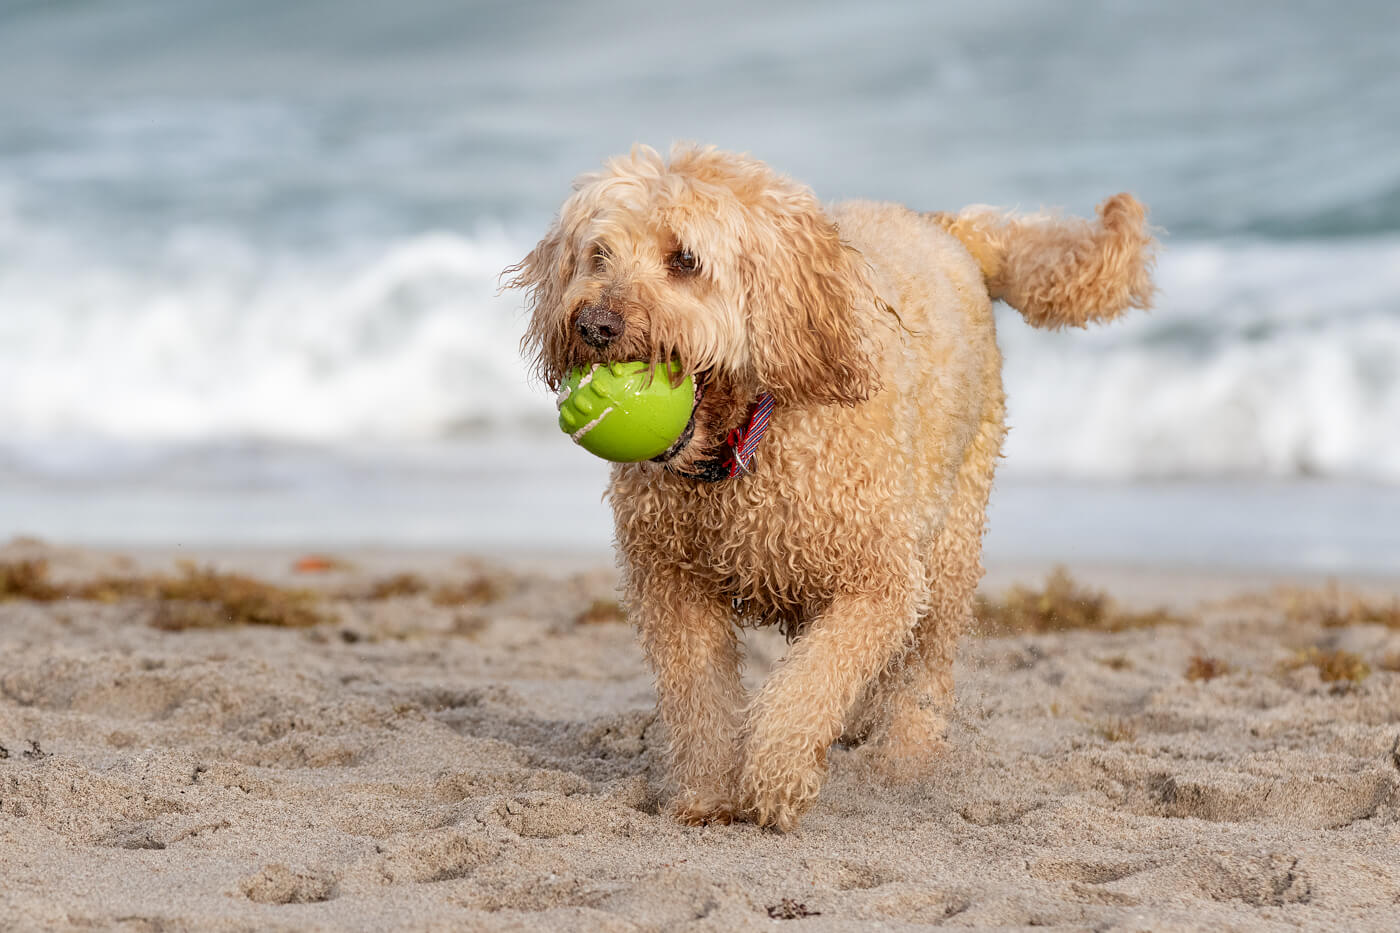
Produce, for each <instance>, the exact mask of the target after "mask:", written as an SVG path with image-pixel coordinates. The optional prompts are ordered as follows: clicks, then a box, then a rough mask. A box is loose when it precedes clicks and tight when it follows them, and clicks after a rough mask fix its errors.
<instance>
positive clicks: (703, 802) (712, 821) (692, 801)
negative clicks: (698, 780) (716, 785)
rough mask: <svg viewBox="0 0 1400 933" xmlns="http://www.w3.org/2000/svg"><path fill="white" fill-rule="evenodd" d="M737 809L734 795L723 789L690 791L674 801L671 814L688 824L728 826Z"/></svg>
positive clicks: (732, 820)
mask: <svg viewBox="0 0 1400 933" xmlns="http://www.w3.org/2000/svg"><path fill="white" fill-rule="evenodd" d="M737 809H738V808H737V807H736V806H735V805H734V800H733V797H732V796H731V795H730V794H727V793H724V792H722V791H718V790H711V791H688V792H685V793H682V794H681V795H680V796H679V797H677V798H676V799H675V801H673V802H672V804H671V816H673V817H675V819H676V820H677V821H678V822H681V823H684V824H685V825H687V826H728V825H729V824H730V823H732V822H734V819H735V815H736V810H737Z"/></svg>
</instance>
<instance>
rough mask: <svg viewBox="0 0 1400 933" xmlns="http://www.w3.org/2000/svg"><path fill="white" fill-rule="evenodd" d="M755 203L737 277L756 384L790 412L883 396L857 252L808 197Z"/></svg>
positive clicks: (869, 298) (870, 290) (869, 291)
mask: <svg viewBox="0 0 1400 933" xmlns="http://www.w3.org/2000/svg"><path fill="white" fill-rule="evenodd" d="M774 201H775V202H776V203H773V204H769V205H765V206H763V207H756V206H754V205H750V206H749V207H750V216H749V218H748V221H749V223H748V224H747V228H748V229H747V230H745V231H744V234H743V237H744V240H745V242H744V243H743V251H742V259H741V267H740V276H741V279H742V282H743V285H744V290H745V293H746V301H747V308H746V312H747V319H748V327H749V336H750V340H749V345H750V347H751V348H752V354H753V365H754V370H755V375H756V376H757V378H758V381H759V383H760V384H761V385H762V386H763V387H764V388H765V389H767V390H768V391H769V392H771V393H773V395H774V396H775V397H776V398H777V399H778V400H779V401H782V402H787V403H789V404H839V405H854V404H856V403H858V402H861V401H864V400H865V399H867V398H869V397H870V396H871V395H872V394H873V393H874V392H876V391H877V390H878V389H879V386H880V381H879V377H878V376H877V375H876V374H875V373H874V371H873V370H872V367H871V363H870V358H869V355H868V354H867V352H866V350H865V348H864V343H865V338H864V335H863V334H862V333H861V330H860V324H859V321H860V319H861V317H867V319H868V316H863V315H858V314H857V313H856V310H855V309H856V308H858V307H862V306H864V307H869V306H870V305H872V304H874V303H875V301H876V300H877V299H876V295H875V289H874V286H873V285H872V284H871V283H870V281H869V278H868V275H867V273H866V266H865V262H864V260H863V258H862V257H861V255H860V253H859V252H857V251H856V250H855V249H853V248H851V247H849V246H847V245H845V244H844V243H842V242H841V237H840V234H839V233H838V231H837V229H836V225H835V224H834V223H833V222H832V221H831V220H830V219H828V218H827V216H826V214H825V213H824V212H823V211H822V209H821V205H820V204H819V203H817V200H816V198H815V197H814V196H813V195H812V194H811V193H810V192H809V191H806V190H805V189H797V190H790V191H785V192H783V193H782V194H781V195H779V196H778V197H777V198H775V199H774Z"/></svg>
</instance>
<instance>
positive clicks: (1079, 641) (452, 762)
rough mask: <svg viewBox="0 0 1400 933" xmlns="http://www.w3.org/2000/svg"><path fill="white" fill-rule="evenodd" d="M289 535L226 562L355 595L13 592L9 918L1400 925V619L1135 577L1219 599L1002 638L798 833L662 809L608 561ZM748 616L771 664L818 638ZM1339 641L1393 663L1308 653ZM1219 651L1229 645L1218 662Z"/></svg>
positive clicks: (137, 925) (646, 690)
mask: <svg viewBox="0 0 1400 933" xmlns="http://www.w3.org/2000/svg"><path fill="white" fill-rule="evenodd" d="M35 556H40V557H44V558H46V559H47V560H48V561H49V562H50V565H51V567H52V569H53V573H54V577H55V579H58V580H80V579H87V578H91V577H93V576H97V575H103V574H112V573H128V574H129V573H131V572H133V571H132V564H133V562H132V560H131V559H129V558H121V557H118V556H114V555H109V554H99V553H95V552H85V551H77V550H66V549H56V548H48V547H44V546H41V545H38V544H35V543H17V544H13V545H10V546H9V547H7V548H0V562H3V561H14V560H18V559H20V558H23V557H35ZM291 557H292V555H286V554H281V555H271V554H243V555H215V558H216V559H217V562H218V563H219V565H220V566H221V567H226V568H236V569H242V570H246V571H249V572H253V573H257V574H259V575H262V576H265V577H267V578H270V579H276V580H280V581H282V582H284V583H285V582H296V583H298V584H302V585H313V586H316V587H319V588H321V589H324V590H326V591H327V592H335V593H339V594H341V595H340V597H338V598H336V599H335V600H334V601H332V602H331V603H329V606H330V607H331V608H332V609H333V610H334V612H335V614H336V616H337V621H334V622H331V623H327V624H322V625H318V626H315V627H311V628H301V629H283V628H275V627H266V626H246V625H245V626H233V627H214V628H199V629H191V630H186V631H165V630H162V629H159V628H156V627H153V626H152V624H151V622H152V620H153V619H155V618H156V617H157V614H158V609H159V607H158V606H157V605H156V604H154V603H153V602H152V601H151V600H149V599H120V600H117V601H114V602H110V603H100V602H93V601H77V600H64V601H56V602H47V603H45V602H35V601H30V600H23V599H21V600H11V601H7V602H0V746H3V747H4V749H5V754H3V755H0V928H3V929H7V930H8V929H16V930H24V929H76V928H83V929H89V928H99V929H129V930H179V929H191V928H198V929H219V930H223V929H239V930H243V929H260V930H265V929H298V930H305V929H363V930H383V929H491V930H495V929H523V930H566V929H600V930H637V929H647V930H673V929H674V930H679V929H725V930H727V929H748V928H761V929H774V928H777V929H786V928H788V927H789V925H791V929H794V930H808V931H816V930H847V929H886V930H903V929H914V928H921V927H924V926H945V927H954V928H956V927H987V926H1000V927H1021V926H1032V925H1036V926H1053V927H1059V928H1063V929H1125V930H1129V929H1131V930H1170V929H1183V930H1184V929H1271V928H1288V927H1294V926H1305V927H1307V928H1310V929H1338V930H1359V929H1376V930H1382V929H1387V930H1394V929H1397V928H1400V757H1397V756H1400V749H1397V746H1396V743H1397V738H1398V737H1400V722H1397V720H1400V673H1396V672H1393V671H1389V670H1385V669H1383V668H1384V666H1385V665H1386V664H1389V663H1393V662H1395V661H1396V659H1397V658H1400V629H1395V628H1388V627H1386V626H1383V625H1378V624H1366V625H1351V626H1344V627H1334V628H1324V627H1322V626H1320V625H1317V624H1315V623H1308V622H1299V621H1296V620H1294V621H1289V620H1288V618H1287V617H1286V616H1285V614H1284V612H1283V603H1284V600H1283V599H1282V598H1281V597H1270V598H1257V599H1247V600H1241V599H1235V600H1229V599H1224V598H1222V597H1224V596H1226V595H1227V594H1228V593H1229V592H1231V590H1232V587H1231V586H1230V581H1229V580H1228V578H1220V577H1216V578H1202V577H1199V576H1197V577H1191V576H1189V575H1181V574H1178V575H1174V576H1162V575H1156V574H1138V575H1136V576H1133V575H1124V574H1121V573H1120V574H1118V575H1117V577H1115V576H1114V574H1113V573H1112V572H1108V571H1100V572H1099V573H1098V574H1097V576H1096V579H1095V582H1097V583H1107V584H1108V585H1110V586H1114V585H1115V580H1116V581H1117V583H1118V584H1119V587H1118V590H1115V592H1117V591H1119V590H1121V591H1122V592H1125V593H1128V594H1130V596H1131V598H1132V599H1135V600H1139V601H1142V600H1148V599H1150V598H1155V597H1157V596H1165V597H1169V601H1170V602H1172V603H1173V604H1174V605H1176V606H1178V607H1190V608H1191V612H1190V619H1189V621H1188V623H1187V624H1184V625H1166V626H1159V627H1154V628H1149V629H1142V630H1135V631H1128V632H1123V633H1118V634H1105V633H1095V632H1084V631H1081V632H1069V633H1058V634H1047V635H1035V636H1028V635H1022V636H1016V637H1003V638H970V639H968V640H967V641H966V642H965V646H964V649H963V651H962V654H961V660H960V664H959V671H958V674H959V682H960V690H961V693H960V696H959V702H958V709H957V715H956V717H955V722H954V726H953V729H952V733H951V743H950V750H949V752H948V754H947V755H946V757H945V758H943V759H942V760H941V761H940V762H939V763H938V764H937V766H936V767H935V770H934V772H933V775H932V777H931V778H930V780H929V781H928V782H926V783H922V784H918V785H913V786H904V787H893V788H891V787H885V786H882V785H881V784H879V783H877V782H874V781H872V780H871V779H870V777H869V775H868V773H867V771H866V769H865V767H864V765H863V759H862V757H861V753H860V752H858V751H847V750H844V749H837V750H834V751H833V754H832V756H831V761H832V778H831V781H830V783H829V784H828V786H827V788H826V790H825V792H824V793H823V794H822V796H821V798H820V799H819V800H818V802H817V804H816V806H815V807H814V808H813V809H812V810H811V811H810V813H809V814H808V815H807V816H806V818H805V819H804V821H803V823H802V824H801V826H800V828H799V829H798V830H797V831H796V832H794V833H792V834H790V835H780V834H777V833H774V832H770V831H764V830H759V829H756V828H754V827H752V826H746V825H740V826H733V827H713V828H687V827H683V826H680V825H677V824H676V823H674V822H672V821H671V820H670V819H668V818H667V817H666V816H665V815H664V814H663V813H662V812H660V809H659V808H660V804H661V802H662V800H663V799H664V789H663V787H662V785H661V783H660V781H661V771H660V752H661V745H662V734H661V731H660V729H659V728H658V726H657V723H656V722H655V718H654V716H653V713H652V700H653V696H652V689H651V684H650V679H649V677H648V674H647V672H646V669H645V668H644V666H643V663H642V659H641V656H640V653H639V651H638V649H637V648H636V646H635V644H634V641H633V637H632V633H631V631H630V630H629V629H628V627H627V626H626V625H625V624H622V623H620V622H616V621H599V622H585V623H581V622H579V621H578V619H577V617H578V614H579V612H580V610H581V609H582V608H584V607H586V606H588V605H589V604H590V603H591V602H592V601H593V600H595V599H606V598H607V597H608V596H610V595H611V586H612V580H613V575H612V573H611V572H610V571H609V570H607V569H606V568H602V567H600V568H599V569H595V570H580V569H579V568H578V567H577V566H574V567H564V568H563V569H561V565H558V564H556V565H554V568H553V569H552V570H543V569H540V568H533V569H532V568H528V567H525V566H524V565H521V564H518V563H517V564H516V565H515V566H514V567H513V568H512V570H511V575H510V579H509V580H508V581H507V585H506V586H505V587H504V589H501V590H499V591H497V592H493V593H489V594H487V595H488V596H489V597H490V601H489V602H487V603H486V604H484V605H472V606H465V607H442V606H438V605H435V604H434V601H433V598H432V594H431V593H418V594H415V595H400V596H392V597H390V598H380V599H370V598H367V596H368V595H369V590H370V583H371V581H373V580H376V579H380V578H382V577H383V576H385V575H386V574H388V573H389V572H391V571H406V570H411V571H414V572H415V573H418V574H421V575H422V576H424V577H426V578H428V579H429V580H431V581H457V582H460V581H463V580H469V579H474V578H475V575H476V574H478V573H479V572H480V571H481V569H482V565H480V564H477V563H474V562H471V561H463V560H458V559H454V558H451V557H447V556H442V555H410V554H398V555H394V554H380V555H356V556H355V557H354V561H355V564H356V567H355V568H354V569H345V570H337V571H332V572H330V573H325V574H320V575H317V576H315V577H305V576H301V577H297V576H293V575H292V573H291V571H290V563H291ZM170 560H171V557H170V555H168V554H167V555H144V556H141V557H139V558H138V559H137V561H136V563H138V564H142V565H144V566H145V567H147V568H150V567H160V568H165V569H168V568H169V567H170ZM496 578H497V579H503V578H502V577H501V576H500V575H499V574H496ZM991 579H992V581H993V584H994V585H1004V584H1005V583H1007V582H1009V580H1008V578H1007V576H1006V574H1001V575H1000V576H997V575H994V576H993V577H992V578H991ZM308 580H310V581H311V582H310V583H308V582H307V581H308ZM1236 582H1237V583H1238V581H1236ZM1250 582H1251V586H1254V585H1255V584H1258V583H1259V582H1260V581H1250ZM1392 583H1395V581H1392ZM1373 585H1379V586H1380V588H1381V589H1384V588H1385V581H1379V584H1373ZM1238 588H1239V587H1238V586H1235V587H1233V589H1236V590H1237V589H1238ZM1391 592H1394V589H1393V588H1392V589H1391ZM357 593H358V594H361V595H360V596H359V597H358V598H351V597H355V594H357ZM1204 596H1208V597H1210V599H1211V600H1212V601H1211V602H1209V603H1206V604H1201V605H1196V604H1197V603H1198V602H1199V600H1200V599H1201V598H1202V597H1204ZM603 608H604V609H606V605H604V607H603ZM602 615H604V616H606V615H607V613H606V612H603V613H602ZM749 643H750V647H751V668H752V669H753V674H754V675H755V676H757V675H759V674H761V673H762V671H763V670H764V669H765V668H766V667H767V665H769V664H770V663H771V662H772V660H773V659H775V658H777V657H779V656H780V655H781V653H782V650H783V643H782V642H781V640H779V639H776V638H775V637H772V636H771V635H768V634H764V633H760V634H759V635H757V636H754V637H751V638H750V639H749ZM1319 644H1322V645H1324V646H1330V647H1340V648H1345V649H1347V650H1350V651H1352V652H1355V653H1356V654H1357V655H1359V656H1360V657H1362V658H1364V659H1366V660H1367V661H1369V662H1370V664H1371V666H1372V667H1373V668H1374V670H1373V672H1372V673H1371V674H1370V675H1369V676H1367V677H1365V678H1364V679H1362V680H1361V681H1360V682H1359V683H1355V684H1352V682H1350V681H1345V680H1343V681H1337V682H1332V683H1328V682H1324V681H1323V680H1321V679H1320V675H1319V671H1318V669H1317V668H1316V667H1314V666H1310V665H1303V666H1300V667H1296V666H1291V665H1290V663H1289V662H1290V660H1291V659H1296V658H1298V657H1299V655H1298V652H1299V651H1300V650H1303V649H1306V648H1307V647H1309V646H1315V645H1319ZM1198 654H1200V655H1207V656H1209V657H1212V658H1215V659H1219V660H1221V661H1224V662H1226V663H1228V665H1229V666H1230V668H1231V672H1230V673H1227V674H1223V675H1221V676H1217V677H1214V678H1213V679H1210V680H1190V679H1187V677H1186V676H1185V672H1186V671H1187V669H1188V665H1189V664H1190V660H1191V658H1192V656H1194V655H1198ZM785 918H791V919H785Z"/></svg>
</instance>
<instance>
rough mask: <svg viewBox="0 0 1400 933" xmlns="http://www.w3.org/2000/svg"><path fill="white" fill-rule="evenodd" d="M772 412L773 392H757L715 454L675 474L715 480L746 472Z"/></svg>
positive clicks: (766, 429)
mask: <svg viewBox="0 0 1400 933" xmlns="http://www.w3.org/2000/svg"><path fill="white" fill-rule="evenodd" d="M772 415H773V396H771V395H769V394H768V393H767V392H763V393H761V394H760V395H759V396H758V398H756V399H754V402H753V405H752V406H750V407H749V418H748V421H746V422H745V423H744V424H743V425H741V426H740V427H737V428H735V429H734V430H732V431H730V432H729V433H728V434H727V435H725V438H724V443H723V444H721V445H720V446H719V447H718V448H716V449H715V456H713V457H710V458H708V459H706V460H701V461H700V462H699V463H697V464H695V466H694V468H693V469H691V470H689V471H687V472H684V473H682V472H680V471H679V470H677V471H676V472H677V474H678V475H680V476H684V477H686V478H687V479H698V480H700V481H701V482H705V483H718V482H719V481H721V480H726V479H732V478H734V477H735V476H740V475H742V474H744V473H747V472H749V464H750V463H752V462H753V455H754V451H755V450H757V449H758V442H759V441H761V440H763V435H764V434H766V433H768V419H769V418H771V417H772Z"/></svg>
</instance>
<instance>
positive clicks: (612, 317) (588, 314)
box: [574, 306, 626, 350]
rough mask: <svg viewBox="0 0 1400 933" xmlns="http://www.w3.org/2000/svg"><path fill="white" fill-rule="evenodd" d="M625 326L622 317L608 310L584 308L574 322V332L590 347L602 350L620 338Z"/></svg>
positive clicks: (594, 307)
mask: <svg viewBox="0 0 1400 933" xmlns="http://www.w3.org/2000/svg"><path fill="white" fill-rule="evenodd" d="M624 327H626V324H625V323H624V322H623V320H622V315H620V314H618V313H617V312H616V311H612V310H610V309H608V308H600V307H596V306H592V307H587V308H584V309H583V310H582V311H580V312H579V313H578V317H577V318H576V319H575V320H574V330H576V331H578V335H579V336H580V337H582V338H583V342H584V343H586V344H588V345H589V346H590V347H594V348H596V349H599V350H602V349H603V348H605V347H607V346H608V345H610V344H611V343H612V342H613V341H615V340H616V339H617V338H619V337H621V336H622V331H623V328H624Z"/></svg>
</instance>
